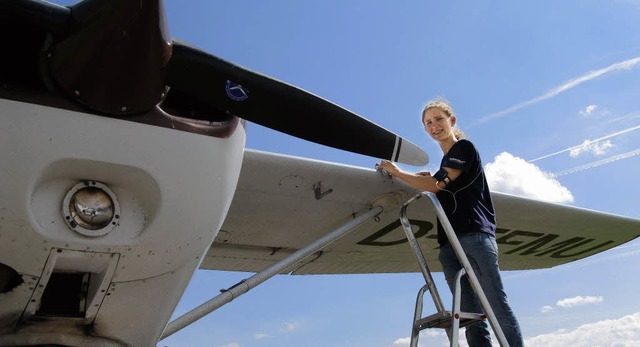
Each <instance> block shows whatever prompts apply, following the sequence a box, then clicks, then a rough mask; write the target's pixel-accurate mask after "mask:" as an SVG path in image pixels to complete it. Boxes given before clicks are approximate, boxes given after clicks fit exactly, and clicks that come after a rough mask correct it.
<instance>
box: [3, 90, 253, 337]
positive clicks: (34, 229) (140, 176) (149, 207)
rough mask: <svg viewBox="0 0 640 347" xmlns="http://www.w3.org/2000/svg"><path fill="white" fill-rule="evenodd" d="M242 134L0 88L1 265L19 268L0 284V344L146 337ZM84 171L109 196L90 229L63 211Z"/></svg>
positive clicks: (157, 332)
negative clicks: (26, 97)
mask: <svg viewBox="0 0 640 347" xmlns="http://www.w3.org/2000/svg"><path fill="white" fill-rule="evenodd" d="M159 112H161V111H159ZM244 144H245V129H244V125H243V124H239V125H238V126H237V128H236V129H235V131H233V132H232V133H231V134H230V135H229V136H228V137H224V138H217V137H212V136H204V135H198V134H193V133H189V132H184V131H178V130H174V129H169V128H165V127H159V126H153V125H147V124H141V123H136V122H130V121H126V120H122V119H115V118H109V117H102V116H97V115H92V114H86V113H81V112H73V111H68V110H64V109H59V108H52V107H47V106H41V105H35V104H30V103H25V102H18V101H10V100H6V99H0V165H1V169H0V172H1V173H2V179H1V180H0V264H2V266H3V269H0V270H2V271H3V272H4V274H5V275H8V274H10V273H17V274H18V275H19V276H20V277H21V278H22V280H23V282H22V283H21V284H19V285H17V286H14V287H13V288H10V289H9V290H5V291H4V292H2V293H0V346H11V345H34V344H59V345H81V344H83V345H92V346H93V345H111V344H113V345H118V344H122V345H131V346H151V345H155V344H156V343H157V341H158V339H159V338H160V336H161V335H162V332H163V329H164V328H165V326H166V324H167V322H168V320H169V319H170V316H171V314H172V312H173V310H174V308H175V306H176V305H177V303H178V301H179V299H180V297H181V296H182V293H183V292H184V290H185V288H186V286H187V284H188V282H189V280H190V279H191V278H192V276H193V273H194V272H195V270H196V269H197V268H198V266H199V264H200V262H201V261H202V258H203V256H204V254H205V253H206V252H207V250H208V248H209V246H210V244H211V243H212V241H213V240H214V238H215V237H216V234H217V232H218V231H219V229H220V226H221V224H222V222H223V221H224V218H225V216H226V213H227V211H228V209H229V206H230V204H231V200H232V198H233V194H234V191H235V188H236V184H237V181H238V177H239V174H240V167H241V164H242V156H243V151H244ZM82 182H86V184H99V185H103V186H104V187H107V188H108V190H109V191H110V192H111V193H112V194H113V196H114V197H115V199H114V200H115V203H116V204H117V207H118V215H117V216H116V218H115V219H114V220H113V222H112V223H111V226H109V227H108V228H106V229H104V230H103V231H101V232H99V233H97V234H91V233H90V232H89V233H87V232H86V231H85V232H83V231H82V230H76V229H74V228H72V227H70V225H69V223H68V221H65V218H68V216H66V215H65V214H66V213H65V208H64V207H63V205H64V204H65V203H68V201H65V197H67V196H68V192H69V191H70V190H71V189H73V187H74V186H76V185H78V184H81V183H82ZM63 202H64V203H63ZM2 271H0V272H2ZM0 275H3V273H0ZM0 277H1V276H0ZM67 281H68V282H69V283H65V282H67ZM56 286H57V287H62V288H65V286H66V287H68V288H72V289H71V290H70V291H69V290H59V289H56V288H55V287H56ZM1 289H2V288H0V290H1ZM70 292H71V293H70ZM43 298H44V299H43ZM43 300H45V301H46V302H44V303H43ZM58 302H66V303H67V304H65V305H66V306H64V307H62V308H61V307H58V306H56V305H57V303H58ZM76 305H77V310H76ZM69 307H71V309H69Z"/></svg>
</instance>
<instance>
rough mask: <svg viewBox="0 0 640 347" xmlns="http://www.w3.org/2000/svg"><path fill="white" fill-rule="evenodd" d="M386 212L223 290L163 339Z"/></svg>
mask: <svg viewBox="0 0 640 347" xmlns="http://www.w3.org/2000/svg"><path fill="white" fill-rule="evenodd" d="M382 210H384V208H383V207H382V206H375V207H373V208H372V209H370V210H368V211H366V212H364V213H362V214H361V215H359V216H357V217H355V218H354V219H352V220H350V221H349V222H347V223H345V224H344V225H343V226H341V227H339V228H338V229H336V230H334V231H332V232H330V233H328V234H326V235H325V236H323V237H321V238H320V239H318V240H316V241H314V242H312V243H310V244H309V245H307V246H305V247H303V248H301V249H299V250H298V251H296V252H295V253H293V254H291V255H290V256H288V257H286V258H284V259H282V260H280V261H279V262H277V263H275V264H273V265H271V266H270V267H268V268H266V269H264V270H262V271H260V272H258V273H256V274H255V275H253V276H251V277H249V278H247V279H244V280H242V281H240V282H238V283H237V284H235V285H234V286H232V287H231V288H229V289H227V290H225V291H223V292H222V293H220V294H218V295H217V296H215V297H214V298H212V299H211V300H209V301H207V302H205V303H204V304H202V305H200V306H198V307H196V308H194V309H192V310H191V311H189V312H187V313H185V314H183V315H182V316H180V317H178V318H176V319H175V320H173V321H172V322H170V323H169V324H168V325H167V328H166V329H165V331H164V333H163V334H162V337H161V338H160V340H162V339H164V338H166V337H169V336H171V335H172V334H174V333H175V332H177V331H179V330H181V329H183V328H185V327H186V326H188V325H190V324H191V323H194V322H195V321H197V320H198V319H200V318H202V317H204V316H206V315H208V314H209V313H211V312H213V311H215V310H217V309H218V308H220V307H222V306H223V305H225V304H227V303H229V302H231V301H232V300H233V299H235V298H237V297H239V296H240V295H242V294H244V293H246V292H248V291H249V290H251V289H253V288H255V287H256V286H258V285H259V284H261V283H262V282H265V281H266V280H268V279H270V278H271V277H273V276H275V275H277V274H279V273H281V272H282V271H284V270H286V269H287V268H289V267H291V266H292V265H294V264H296V263H297V262H299V261H301V260H303V259H304V258H306V257H308V256H309V255H311V254H313V253H315V252H317V251H319V250H320V249H322V248H324V247H326V246H327V245H329V244H330V243H332V242H334V241H336V240H337V239H339V238H341V237H342V236H344V235H346V234H348V233H349V232H351V231H352V230H354V229H355V228H356V227H357V226H359V225H360V224H362V223H364V222H365V221H367V220H368V219H369V218H372V217H374V216H376V215H378V214H380V213H381V212H382Z"/></svg>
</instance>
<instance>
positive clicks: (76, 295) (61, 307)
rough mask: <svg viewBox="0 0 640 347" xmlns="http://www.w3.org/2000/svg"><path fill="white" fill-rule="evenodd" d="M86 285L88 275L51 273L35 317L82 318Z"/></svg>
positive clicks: (85, 298) (85, 299)
mask: <svg viewBox="0 0 640 347" xmlns="http://www.w3.org/2000/svg"><path fill="white" fill-rule="evenodd" d="M88 283H89V274H88V273H56V272H54V273H52V274H51V278H50V279H49V282H48V283H47V287H46V288H45V289H44V293H42V299H41V301H40V308H39V309H38V311H37V315H40V316H55V317H84V313H85V305H86V301H87V287H88Z"/></svg>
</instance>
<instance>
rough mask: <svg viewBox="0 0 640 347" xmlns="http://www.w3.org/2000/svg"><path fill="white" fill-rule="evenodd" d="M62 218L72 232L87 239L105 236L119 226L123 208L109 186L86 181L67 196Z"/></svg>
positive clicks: (63, 204) (63, 205)
mask: <svg viewBox="0 0 640 347" xmlns="http://www.w3.org/2000/svg"><path fill="white" fill-rule="evenodd" d="M62 214H63V217H64V220H65V222H66V223H67V225H68V226H69V228H71V230H74V231H76V232H78V233H80V234H82V235H85V236H102V235H105V234H107V233H108V232H110V231H111V230H113V228H115V227H116V225H118V219H119V218H120V206H119V204H118V200H117V199H116V196H115V194H113V192H112V191H111V190H110V189H109V188H108V187H107V186H106V185H104V184H102V183H100V182H96V181H84V182H80V183H78V184H76V185H75V186H73V188H71V189H70V190H69V191H68V192H67V195H66V196H65V198H64V200H63V202H62Z"/></svg>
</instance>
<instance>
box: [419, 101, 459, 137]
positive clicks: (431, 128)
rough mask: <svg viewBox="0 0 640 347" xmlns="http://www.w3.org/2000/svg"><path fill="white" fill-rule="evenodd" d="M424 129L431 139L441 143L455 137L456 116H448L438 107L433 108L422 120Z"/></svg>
mask: <svg viewBox="0 0 640 347" xmlns="http://www.w3.org/2000/svg"><path fill="white" fill-rule="evenodd" d="M422 121H423V122H424V129H425V130H426V131H427V133H429V135H430V136H431V138H433V139H434V140H436V141H438V142H440V141H444V140H446V139H448V138H449V137H450V136H453V126H454V125H455V124H456V117H455V116H451V117H449V116H447V114H446V113H445V112H444V111H443V110H441V109H440V108H438V107H432V108H430V109H428V110H427V111H426V112H425V113H424V117H423V118H422Z"/></svg>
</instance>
